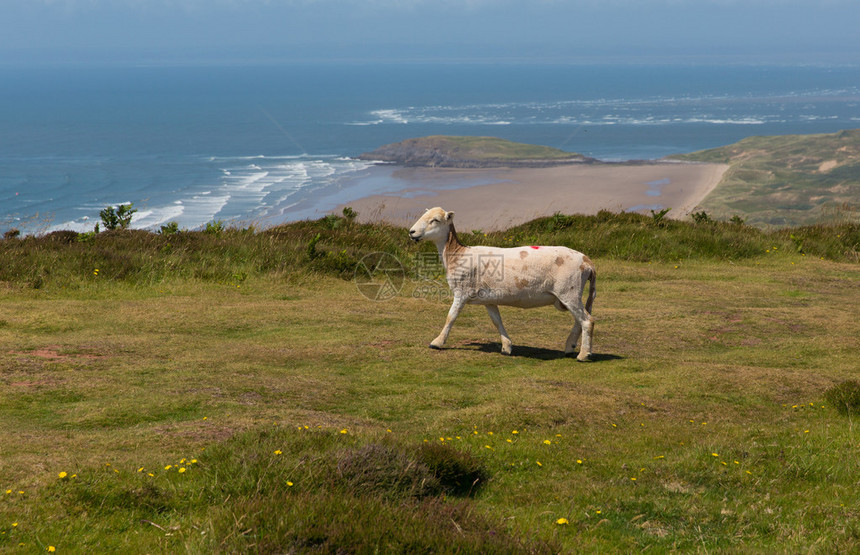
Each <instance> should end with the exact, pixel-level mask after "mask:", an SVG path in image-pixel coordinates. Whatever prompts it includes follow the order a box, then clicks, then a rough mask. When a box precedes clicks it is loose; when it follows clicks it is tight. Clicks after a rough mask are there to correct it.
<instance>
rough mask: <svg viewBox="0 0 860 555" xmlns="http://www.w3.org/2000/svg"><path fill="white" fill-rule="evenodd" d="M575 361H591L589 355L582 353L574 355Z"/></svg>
mask: <svg viewBox="0 0 860 555" xmlns="http://www.w3.org/2000/svg"><path fill="white" fill-rule="evenodd" d="M576 361H577V362H591V355H583V354H582V353H580V354H579V356H578V357H576Z"/></svg>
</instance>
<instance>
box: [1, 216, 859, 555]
mask: <svg viewBox="0 0 860 555" xmlns="http://www.w3.org/2000/svg"><path fill="white" fill-rule="evenodd" d="M649 220H652V219H651V218H646V217H640V216H635V215H611V214H608V213H602V214H601V215H598V216H594V217H579V216H562V215H558V216H556V217H553V218H545V219H542V220H538V221H535V222H531V223H530V224H527V225H525V226H522V227H519V228H516V229H512V230H508V231H507V232H504V233H498V234H490V236H488V237H480V239H479V238H478V237H475V236H472V235H470V234H461V235H462V239H463V240H464V241H466V242H467V243H472V244H475V243H477V242H478V241H481V242H489V243H493V244H532V243H542V244H547V243H561V244H570V245H572V246H574V247H575V248H579V249H580V250H583V251H584V252H586V253H588V254H589V256H591V257H592V259H594V261H595V263H596V265H597V268H598V296H597V300H596V303H595V309H594V315H595V317H596V319H597V323H596V331H595V355H596V356H595V362H592V363H588V364H580V363H577V362H576V361H575V360H573V359H572V358H568V357H565V356H564V355H563V352H562V349H563V341H564V339H565V338H566V336H567V332H568V331H569V329H570V325H571V321H570V318H569V317H568V316H566V315H565V314H562V313H559V312H557V311H555V310H551V309H543V310H540V309H539V310H517V309H504V308H503V309H502V315H503V318H504V319H505V324H506V327H507V328H508V331H509V332H510V334H511V337H512V339H513V341H514V353H513V356H510V357H505V356H502V355H501V354H499V350H500V344H499V337H498V335H497V333H496V332H495V330H494V328H493V326H492V324H491V323H490V321H489V318H488V317H487V315H486V312H485V311H484V310H483V309H480V307H472V308H467V309H465V310H464V311H463V313H462V314H461V316H460V319H459V320H458V321H457V324H456V325H455V326H454V329H453V331H452V333H451V337H450V339H449V345H448V348H447V349H445V350H442V351H433V350H431V349H428V348H427V344H428V343H429V341H430V340H431V339H432V338H433V337H435V335H436V334H437V333H438V331H439V329H440V328H441V326H442V324H443V322H444V318H445V313H446V311H447V302H446V301H445V300H439V299H433V298H428V297H426V296H424V295H422V291H425V292H426V290H422V288H421V287H422V286H423V285H426V284H425V283H423V282H419V281H416V280H414V279H413V278H415V277H416V276H415V275H413V274H412V271H413V270H414V269H415V268H414V267H413V264H414V263H413V262H411V260H413V258H412V257H413V256H414V255H415V253H416V252H418V251H419V250H420V249H419V247H417V246H415V245H411V244H409V242H408V239H406V234H405V230H402V229H396V228H386V227H374V226H359V225H357V224H354V223H349V222H346V221H340V220H336V219H334V220H333V219H328V220H320V221H317V222H305V223H300V224H294V225H291V226H285V227H282V228H276V229H273V230H267V231H264V232H252V231H249V230H245V231H240V230H226V231H224V232H223V233H222V234H221V235H220V236H215V235H207V234H204V233H186V234H179V235H175V236H163V237H162V236H159V235H153V234H146V233H142V232H125V233H110V234H104V233H103V234H100V235H99V236H96V237H94V238H92V239H91V240H88V241H87V242H79V241H77V240H74V241H72V242H62V241H58V240H56V238H52V237H41V238H24V239H14V240H6V241H2V242H0V263H2V265H0V276H2V277H0V280H2V282H0V295H2V296H3V299H2V303H3V312H2V314H0V439H2V441H0V552H10V553H11V552H42V551H44V550H45V549H47V547H48V546H54V547H56V549H57V552H110V551H123V552H132V553H152V552H171V553H172V552H212V551H227V552H237V551H241V552H247V551H250V552H266V553H268V552H292V551H298V552H306V551H325V552H335V551H338V550H341V551H348V552H369V551H381V552H391V553H399V552H404V551H407V552H409V551H422V552H438V551H442V552H446V551H462V552H470V553H471V552H474V553H478V552H501V553H521V552H539V553H543V552H547V553H550V552H552V553H555V552H572V551H585V552H629V551H632V550H646V549H647V550H656V551H661V552H662V551H669V550H685V551H696V550H698V551H709V552H714V551H717V552H720V551H729V552H738V551H744V552H746V551H753V552H774V551H790V552H822V553H830V552H851V551H856V550H858V549H860V512H858V507H860V493H858V491H860V490H858V488H857V480H858V479H860V475H858V471H857V464H856V461H857V460H858V459H860V443H858V437H857V432H856V413H855V412H853V411H844V410H843V411H842V412H840V410H841V407H839V406H837V405H835V404H834V402H833V401H831V399H837V398H838V399H842V398H843V397H845V398H849V397H850V398H851V399H853V397H851V396H852V395H854V392H855V390H856V387H855V388H854V389H851V387H849V386H840V384H844V383H852V381H853V383H855V384H856V380H857V377H858V369H860V355H858V353H857V339H856V338H857V337H860V321H858V319H857V317H856V315H857V314H858V313H860V297H858V295H857V290H858V284H860V266H858V264H857V260H858V259H857V247H856V245H857V233H858V231H857V228H856V226H850V225H847V224H845V225H842V226H817V227H810V228H803V229H793V230H786V231H778V232H772V233H768V232H763V231H759V230H756V229H753V228H749V227H747V226H732V225H730V224H700V225H696V224H692V223H682V222H663V223H662V224H661V225H658V224H657V223H655V222H653V221H649ZM317 234H320V237H321V238H320V240H319V241H318V242H317V243H316V246H317V249H316V250H317V252H318V253H322V254H319V255H314V256H310V255H309V253H308V249H307V245H308V242H309V241H310V240H311V239H312V238H313V237H315V236H316V235H317ZM791 235H794V237H795V239H792V238H791ZM69 237H71V236H69ZM69 237H66V239H69ZM798 237H801V238H802V245H798V243H797V241H796V240H797V238H798ZM71 238H72V239H76V237H71ZM167 244H169V245H170V248H166V246H167ZM774 247H776V248H774ZM421 248H425V247H421ZM798 249H800V250H801V251H803V252H798ZM373 251H384V252H390V253H392V254H394V255H396V256H397V257H398V258H401V259H402V260H404V264H405V265H406V266H407V270H408V271H407V277H406V279H405V281H404V286H403V289H402V290H400V292H399V294H398V295H397V296H396V297H394V298H392V299H389V300H386V301H381V302H374V301H370V300H368V299H367V298H365V297H364V296H363V295H362V294H361V293H360V291H359V289H358V287H357V286H356V284H355V283H354V282H353V281H352V272H351V271H349V270H350V269H349V263H350V262H352V261H357V260H359V259H360V258H361V257H362V256H363V255H364V254H366V253H368V252H373ZM96 268H98V269H99V272H98V273H95V272H94V270H95V269H96ZM35 276H41V280H39V281H38V282H37V281H36V280H35ZM344 278H346V279H344ZM416 293H417V294H416ZM840 387H841V388H846V391H847V393H846V394H843V393H838V395H839V396H838V397H834V395H837V393H834V391H836V392H840V391H842V389H840ZM846 395H847V396H848V397H846ZM848 402H850V403H853V402H854V401H848ZM851 406H854V405H853V404H852V405H851ZM843 413H844V414H843ZM168 467H169V468H168ZM182 469H184V470H182ZM180 470H182V471H181V472H180ZM61 472H62V473H65V475H64V476H63V477H61V475H60V473H61ZM634 478H635V479H634ZM7 491H8V493H7ZM19 492H23V493H19ZM560 519H565V520H562V521H561V522H562V523H561V524H559V521H560ZM564 522H566V523H564ZM13 524H15V525H14V526H13ZM22 544H23V545H22Z"/></svg>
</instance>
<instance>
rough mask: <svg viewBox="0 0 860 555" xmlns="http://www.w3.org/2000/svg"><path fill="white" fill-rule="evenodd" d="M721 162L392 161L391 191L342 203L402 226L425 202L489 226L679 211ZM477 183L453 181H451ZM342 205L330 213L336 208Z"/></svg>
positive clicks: (706, 186) (715, 179) (716, 177)
mask: <svg viewBox="0 0 860 555" xmlns="http://www.w3.org/2000/svg"><path fill="white" fill-rule="evenodd" d="M726 169H728V166H727V165H723V164H692V163H676V162H665V163H662V162H661V163H643V164H635V163H625V164H596V165H576V166H556V167H550V168H516V169H507V168H494V169H475V170H472V169H448V168H397V169H396V170H394V172H393V173H392V177H393V178H395V179H396V181H397V182H399V183H402V184H403V188H402V189H401V190H399V191H397V192H390V193H389V192H386V193H384V194H375V195H371V196H367V197H364V198H361V199H358V200H354V201H351V202H349V203H348V205H349V206H351V207H352V208H353V209H354V210H356V211H357V212H358V213H359V221H362V222H377V221H385V222H388V223H391V224H395V225H399V226H405V227H408V226H410V225H412V223H414V221H415V220H416V219H417V218H418V217H419V216H420V215H421V214H423V213H424V211H425V210H426V209H427V208H431V207H434V206H441V207H443V208H445V209H446V210H453V211H454V212H456V214H457V222H458V224H459V226H460V228H461V229H468V230H472V229H480V230H482V231H485V232H486V231H496V230H501V229H507V228H509V227H511V226H515V225H519V224H522V223H525V222H527V221H529V220H532V219H534V218H538V217H541V216H551V215H552V214H554V213H556V212H561V213H563V214H596V213H597V212H598V211H600V210H610V211H612V212H621V211H626V212H644V213H650V212H649V210H652V209H654V210H660V209H662V208H671V211H670V212H669V213H668V215H667V216H668V217H674V218H683V217H685V216H687V215H688V214H689V213H690V212H692V211H694V210H695V208H696V206H697V205H698V204H699V203H700V202H701V201H702V199H704V198H705V196H707V195H708V193H710V192H711V191H712V190H713V189H714V187H716V186H717V184H718V183H719V182H720V179H721V178H722V176H723V173H725V171H726ZM458 182H462V183H465V184H468V183H475V182H479V183H482V184H480V185H472V186H464V187H462V188H456V183H458ZM342 208H343V205H342V206H340V207H338V209H337V210H336V211H335V213H340V211H341V210H342Z"/></svg>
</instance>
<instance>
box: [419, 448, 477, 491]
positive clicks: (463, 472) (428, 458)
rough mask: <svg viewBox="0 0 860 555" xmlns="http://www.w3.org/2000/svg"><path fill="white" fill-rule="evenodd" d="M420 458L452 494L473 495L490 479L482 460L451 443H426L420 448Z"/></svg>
mask: <svg viewBox="0 0 860 555" xmlns="http://www.w3.org/2000/svg"><path fill="white" fill-rule="evenodd" d="M418 460H419V461H421V463H422V464H424V465H426V466H427V468H429V469H430V471H431V472H432V473H433V475H434V476H435V477H436V479H437V480H438V481H439V483H440V485H441V487H442V488H443V489H444V490H445V491H446V492H448V493H450V494H452V495H458V496H466V495H473V494H474V493H476V492H477V491H478V489H480V488H481V487H483V485H484V484H485V483H486V482H487V480H488V479H489V474H488V473H487V470H486V468H485V467H484V463H483V462H482V461H480V460H479V459H477V458H475V457H473V456H472V455H470V454H469V453H465V452H463V451H458V450H457V449H454V448H453V447H451V446H449V445H443V444H441V443H424V444H422V445H421V446H420V447H419V448H418Z"/></svg>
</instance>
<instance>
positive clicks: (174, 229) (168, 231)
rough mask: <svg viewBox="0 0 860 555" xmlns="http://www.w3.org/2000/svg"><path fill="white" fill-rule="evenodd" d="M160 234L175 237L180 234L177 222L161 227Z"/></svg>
mask: <svg viewBox="0 0 860 555" xmlns="http://www.w3.org/2000/svg"><path fill="white" fill-rule="evenodd" d="M160 233H161V234H162V235H173V234H175V233H179V224H178V223H177V222H168V223H166V224H164V225H163V226H161V230H160Z"/></svg>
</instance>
